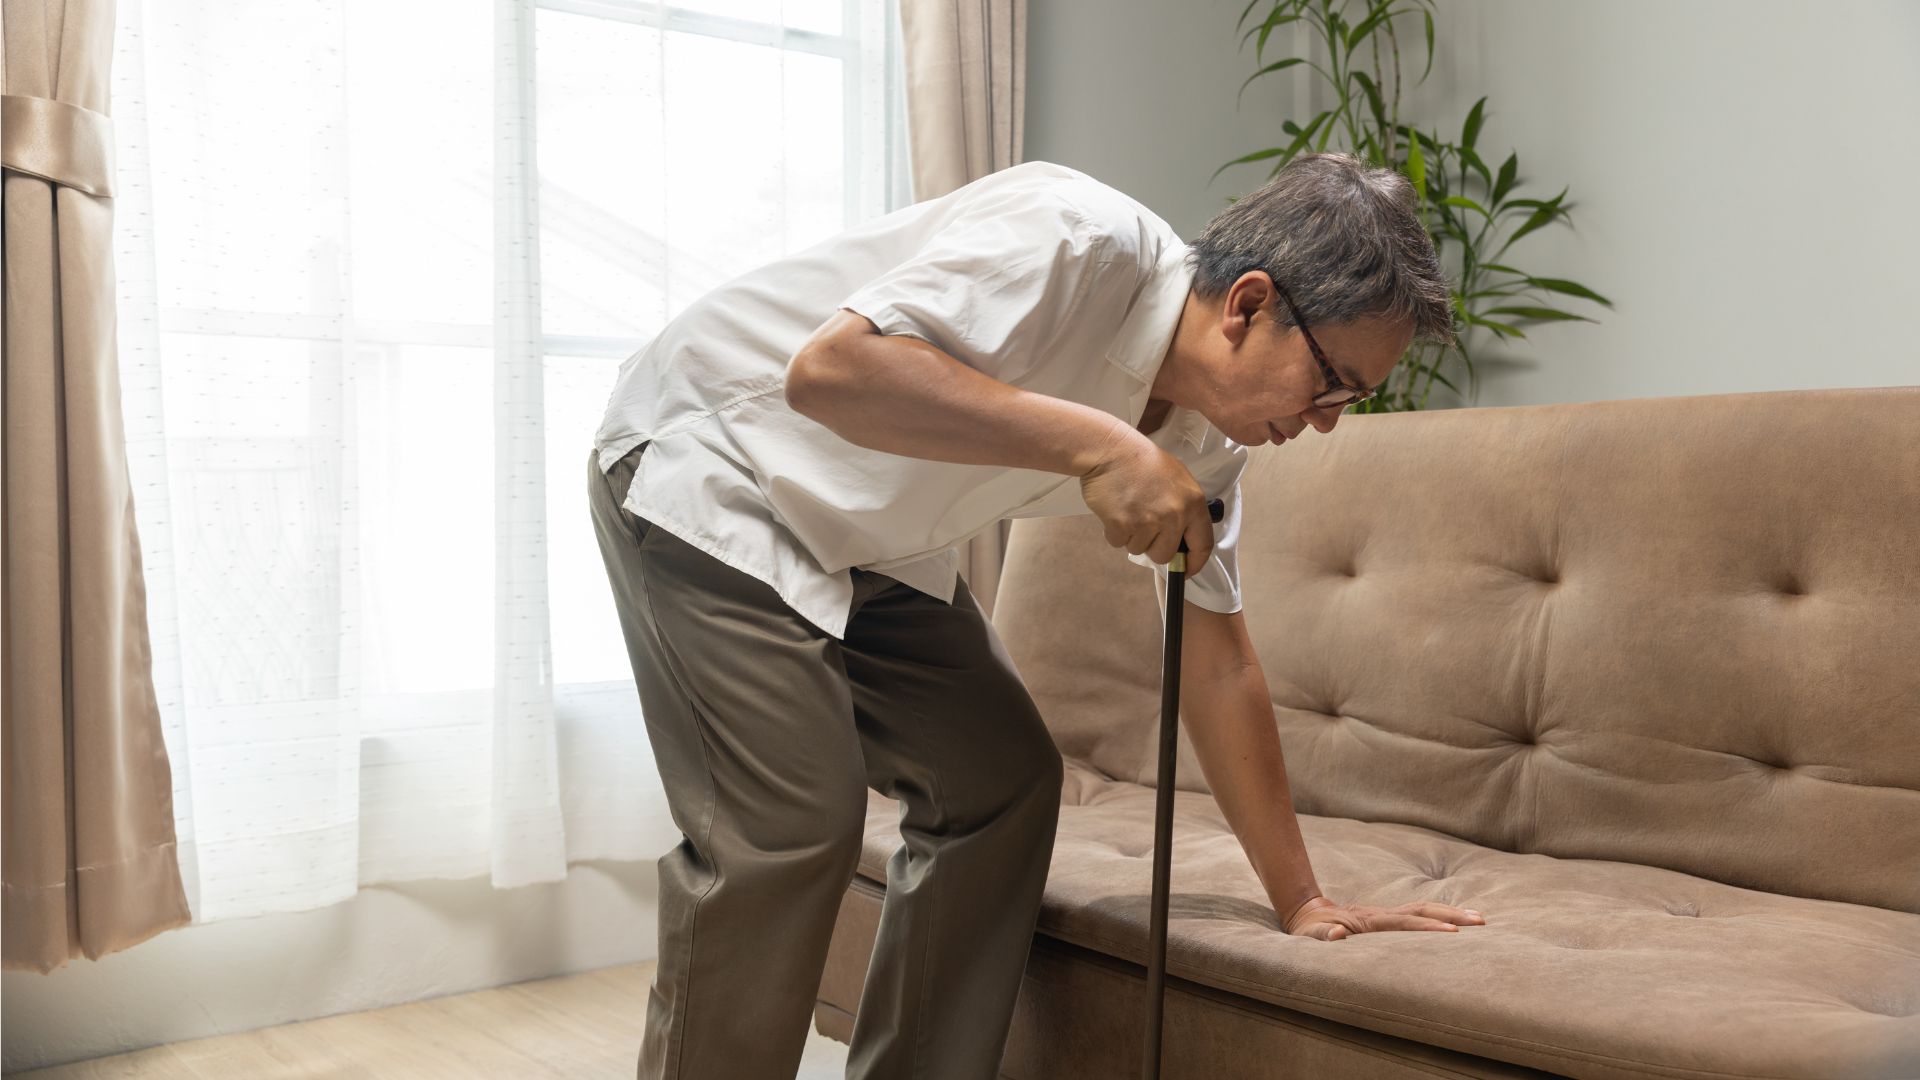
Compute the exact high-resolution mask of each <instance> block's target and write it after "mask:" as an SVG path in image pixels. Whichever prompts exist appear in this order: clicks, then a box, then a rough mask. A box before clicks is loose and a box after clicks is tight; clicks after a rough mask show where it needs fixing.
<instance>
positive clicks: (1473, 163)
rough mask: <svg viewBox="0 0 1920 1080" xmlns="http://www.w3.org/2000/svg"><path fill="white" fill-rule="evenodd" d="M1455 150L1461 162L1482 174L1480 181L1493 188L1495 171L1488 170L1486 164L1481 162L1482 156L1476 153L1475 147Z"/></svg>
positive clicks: (1461, 147)
mask: <svg viewBox="0 0 1920 1080" xmlns="http://www.w3.org/2000/svg"><path fill="white" fill-rule="evenodd" d="M1454 150H1455V152H1457V153H1458V154H1459V155H1460V160H1461V161H1462V162H1465V163H1466V165H1467V167H1468V168H1471V169H1472V170H1473V171H1474V172H1477V173H1479V174H1480V179H1481V180H1482V181H1483V182H1485V183H1486V185H1487V186H1488V187H1492V186H1493V171H1492V170H1491V169H1488V168H1487V163H1486V162H1484V161H1481V160H1480V155H1479V154H1477V153H1475V152H1474V149H1473V147H1471V146H1456V147H1454Z"/></svg>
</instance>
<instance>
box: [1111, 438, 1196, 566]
mask: <svg viewBox="0 0 1920 1080" xmlns="http://www.w3.org/2000/svg"><path fill="white" fill-rule="evenodd" d="M1080 495H1081V497H1082V498H1083V499H1085V500H1086V503H1087V509H1089V510H1092V511H1093V513H1094V515H1095V516H1096V517H1098V518H1099V519H1100V522H1101V524H1102V525H1104V526H1105V527H1106V531H1107V543H1109V544H1112V545H1113V546H1114V547H1123V548H1126V549H1127V552H1128V553H1129V554H1132V555H1138V554H1140V553H1142V552H1145V553H1146V555H1147V557H1148V558H1150V559H1152V560H1153V561H1154V562H1155V563H1158V564H1160V565H1161V566H1165V565H1166V564H1167V563H1169V562H1172V561H1173V557H1174V556H1175V555H1177V554H1179V551H1180V540H1181V538H1182V537H1185V539H1186V541H1187V570H1186V572H1187V576H1189V577H1191V576H1192V575H1193V574H1195V573H1197V572H1198V571H1199V569H1200V568H1201V567H1202V566H1205V565H1206V563H1207V557H1208V556H1209V555H1211V554H1212V553H1213V522H1212V520H1211V519H1210V518H1209V517H1208V515H1207V494H1206V492H1205V491H1203V490H1202V489H1201V487H1200V482H1199V481H1197V480H1195V479H1194V478H1193V473H1191V472H1189V471H1188V470H1187V467H1186V465H1184V464H1182V463H1181V461H1180V459H1179V458H1176V457H1174V456H1173V455H1172V454H1169V453H1167V452H1166V451H1165V450H1162V449H1161V448H1160V447H1159V446H1157V445H1155V444H1154V442H1153V440H1151V439H1149V438H1147V437H1146V436H1145V435H1142V434H1140V432H1139V430H1138V429H1136V428H1133V427H1130V426H1128V425H1127V424H1126V423H1125V422H1116V424H1115V430H1114V434H1113V437H1112V438H1111V439H1110V440H1109V441H1108V442H1107V444H1106V446H1105V447H1103V448H1102V450H1101V452H1100V454H1099V456H1098V459H1097V460H1096V461H1095V463H1094V465H1093V467H1092V468H1091V469H1089V470H1087V471H1086V472H1085V473H1082V474H1081V476H1080Z"/></svg>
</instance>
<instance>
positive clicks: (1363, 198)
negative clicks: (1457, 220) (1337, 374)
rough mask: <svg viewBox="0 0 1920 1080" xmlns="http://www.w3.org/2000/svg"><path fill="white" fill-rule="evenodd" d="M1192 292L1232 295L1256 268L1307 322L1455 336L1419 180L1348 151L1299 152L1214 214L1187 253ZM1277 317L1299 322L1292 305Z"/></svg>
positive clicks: (1278, 305) (1449, 295) (1206, 296)
mask: <svg viewBox="0 0 1920 1080" xmlns="http://www.w3.org/2000/svg"><path fill="white" fill-rule="evenodd" d="M1187 258H1188V261H1189V262H1190V263H1192V264H1193V270H1194V279H1193V291H1194V292H1195V293H1196V294H1198V295H1199V296H1200V298H1201V299H1203V300H1213V299H1217V298H1219V297H1222V296H1225V295H1226V292H1227V289H1228V288H1230V287H1231V286H1232V285H1233V283H1234V282H1235V281H1238V280H1239V279H1240V276H1241V275H1243V274H1245V273H1246V272H1247V271H1249V270H1264V271H1266V272H1267V273H1268V274H1269V275H1271V276H1272V277H1273V278H1274V280H1275V281H1277V282H1278V283H1279V284H1280V285H1281V286H1282V287H1284V288H1285V289H1286V290H1287V295H1288V296H1289V297H1291V298H1292V299H1293V302H1294V303H1295V304H1296V305H1298V306H1299V308H1300V317H1301V318H1302V319H1304V320H1306V322H1307V324H1308V325H1309V326H1318V325H1322V324H1329V323H1342V322H1348V321H1351V320H1353V319H1356V318H1360V317H1365V316H1384V317H1387V318H1390V319H1396V320H1397V319H1401V318H1411V319H1412V320H1413V325H1414V339H1415V340H1416V341H1433V342H1438V343H1441V344H1449V343H1451V342H1452V340H1453V286H1452V285H1451V283H1450V282H1449V281H1448V280H1447V277H1446V275H1445V274H1443V273H1442V272H1441V269H1440V258H1439V256H1438V254H1436V253H1435V251H1434V248H1433V239H1432V238H1431V237H1429V236H1428V235H1427V229H1426V226H1425V225H1424V224H1422V223H1421V221H1420V215H1419V213H1418V211H1417V209H1416V205H1415V201H1414V191H1413V184H1412V182H1411V181H1409V180H1408V179H1407V178H1406V177H1404V176H1401V175H1400V174H1399V173H1397V172H1395V171H1393V170H1392V169H1384V168H1375V167H1370V166H1368V165H1367V164H1366V163H1365V162H1363V161H1361V160H1359V159H1357V158H1355V157H1353V156H1351V155H1349V154H1301V155H1300V156H1299V157H1296V158H1294V159H1293V160H1292V161H1290V162H1288V163H1287V165H1286V167H1285V168H1283V169H1281V170H1280V171H1279V172H1278V173H1277V174H1275V175H1274V177H1273V179H1272V180H1269V181H1267V183H1266V184H1265V185H1264V186H1262V187H1261V188H1260V189H1259V190H1258V191H1255V192H1253V193H1252V194H1250V195H1247V196H1244V197H1243V198H1241V199H1240V200H1239V201H1237V202H1235V203H1234V204H1233V205H1232V206H1230V207H1228V208H1227V209H1225V210H1222V211H1221V212H1220V213H1218V214H1215V215H1214V217H1213V220H1212V221H1209V222H1207V227H1206V229H1205V230H1203V231H1202V232H1201V234H1200V238H1199V239H1198V240H1196V241H1194V242H1193V245H1192V250H1191V251H1189V252H1188V255H1187ZM1272 311H1273V315H1274V317H1275V318H1276V319H1278V320H1279V322H1280V325H1283V326H1291V325H1293V322H1294V320H1293V316H1292V313H1291V312H1289V311H1288V310H1287V307H1286V304H1284V303H1283V302H1281V301H1280V300H1279V299H1277V298H1276V299H1275V301H1274V304H1273V309H1272Z"/></svg>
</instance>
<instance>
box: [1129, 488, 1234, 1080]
mask: <svg viewBox="0 0 1920 1080" xmlns="http://www.w3.org/2000/svg"><path fill="white" fill-rule="evenodd" d="M1226 509H1227V505H1226V503H1224V502H1222V501H1221V500H1219V499H1211V500H1208V502H1207V516H1208V517H1210V518H1212V519H1213V520H1214V522H1215V523H1216V524H1217V523H1218V522H1219V521H1220V518H1221V517H1222V516H1224V515H1225V513H1226ZM1186 591H1187V542H1186V541H1185V540H1182V541H1180V552H1179V554H1177V555H1175V556H1174V557H1173V561H1172V562H1169V563H1168V564H1167V634H1166V638H1167V641H1166V653H1165V654H1164V655H1163V656H1162V658H1161V660H1160V774H1159V778H1158V779H1157V780H1155V781H1154V783H1155V788H1154V802H1153V908H1152V912H1151V915H1150V916H1149V919H1150V921H1149V926H1150V929H1149V931H1148V938H1149V944H1148V952H1147V1047H1146V1050H1147V1052H1146V1067H1145V1069H1144V1070H1143V1071H1144V1074H1145V1076H1146V1080H1159V1077H1160V1010H1161V1006H1162V1005H1163V1004H1164V1003H1165V1000H1166V980H1167V889H1168V885H1169V883H1170V882H1171V880H1172V878H1173V768H1174V757H1175V752H1176V751H1177V749H1178V748H1179V745H1180V743H1179V738H1180V624H1181V618H1182V616H1183V615H1184V614H1185V612H1184V611H1183V610H1182V608H1181V604H1182V602H1183V601H1184V600H1185V598H1186Z"/></svg>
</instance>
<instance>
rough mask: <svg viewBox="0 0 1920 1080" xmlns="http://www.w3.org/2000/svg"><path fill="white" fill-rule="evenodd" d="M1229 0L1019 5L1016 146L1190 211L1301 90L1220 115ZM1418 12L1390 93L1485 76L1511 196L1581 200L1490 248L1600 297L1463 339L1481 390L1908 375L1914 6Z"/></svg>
mask: <svg viewBox="0 0 1920 1080" xmlns="http://www.w3.org/2000/svg"><path fill="white" fill-rule="evenodd" d="M1243 6H1245V0H1240V2H1238V3H1236V2H1234V0H1192V2H1187V3H1179V4H1174V3H1163V2H1155V0H1051V2H1048V3H1037V4H1034V5H1033V6H1032V8H1031V15H1030V19H1031V25H1030V27H1029V38H1028V54H1027V59H1028V86H1027V93H1028V102H1027V105H1028V115H1027V129H1026V132H1027V140H1026V156H1027V157H1029V158H1042V159H1046V160H1051V161H1058V162H1061V163H1063V164H1067V165H1071V166H1073V167H1075V168H1079V169H1083V170H1085V171H1087V172H1089V173H1091V174H1092V175H1094V176H1097V177H1099V178H1100V179H1102V180H1105V181H1106V182H1108V183H1110V184H1113V185H1114V186H1115V187H1118V188H1121V189H1122V190H1125V191H1127V192H1129V193H1130V194H1132V195H1134V196H1135V197H1136V198H1138V199H1140V200H1141V201H1142V202H1144V203H1146V204H1147V205H1148V206H1150V207H1152V208H1153V209H1154V210H1155V211H1156V212H1158V213H1160V214H1161V215H1162V216H1163V217H1165V218H1166V219H1167V221H1168V222H1169V223H1170V224H1172V225H1173V226H1174V227H1175V228H1176V229H1178V230H1179V231H1180V232H1181V235H1183V236H1186V237H1188V238H1192V237H1193V236H1195V235H1197V233H1198V230H1199V228H1200V226H1201V225H1203V224H1204V223H1205V221H1206V220H1207V218H1208V217H1210V216H1211V215H1212V214H1213V213H1214V212H1215V211H1216V210H1218V209H1219V208H1220V206H1221V205H1223V203H1222V199H1223V198H1224V196H1225V195H1227V194H1230V193H1238V192H1241V191H1244V190H1248V189H1251V188H1252V187H1254V186H1257V185H1258V184H1259V183H1260V182H1262V181H1263V180H1264V179H1265V178H1266V168H1265V167H1263V166H1259V165H1243V166H1236V167H1234V168H1233V169H1229V170H1228V171H1227V172H1225V173H1223V174H1222V175H1221V177H1220V179H1219V180H1218V181H1216V182H1215V183H1214V184H1213V185H1212V186H1211V187H1208V186H1207V176H1208V174H1209V173H1211V172H1212V170H1213V169H1214V168H1216V167H1217V166H1218V165H1219V164H1220V163H1222V162H1224V161H1228V160H1231V159H1232V158H1234V157H1238V156H1240V155H1241V154H1244V153H1247V152H1249V151H1252V150H1256V149H1260V148H1263V147H1266V146H1271V145H1274V143H1275V142H1276V141H1277V140H1278V131H1279V124H1280V121H1281V120H1282V119H1284V118H1286V117H1288V116H1298V117H1300V118H1302V119H1304V118H1305V117H1306V116H1309V115H1311V114H1312V109H1310V108H1300V109H1294V110H1287V109H1285V108H1284V105H1285V103H1286V102H1287V101H1288V100H1289V95H1291V94H1297V93H1298V92H1299V88H1300V87H1302V86H1306V85H1308V82H1307V80H1306V79H1305V78H1304V77H1303V78H1300V79H1298V80H1295V79H1294V78H1293V77H1292V75H1291V74H1289V75H1286V76H1282V77H1280V78H1279V79H1277V80H1276V79H1274V78H1273V77H1272V76H1269V77H1267V78H1266V79H1263V80H1262V81H1261V82H1257V83H1255V84H1254V86H1255V88H1261V87H1263V84H1270V85H1266V86H1265V89H1264V90H1263V91H1261V92H1258V93H1257V92H1256V90H1255V89H1250V90H1249V91H1248V93H1247V96H1246V104H1245V106H1244V107H1243V108H1241V109H1240V110H1239V111H1238V112H1236V111H1235V109H1234V98H1233V95H1234V92H1235V89H1236V88H1237V87H1238V85H1239V83H1240V81H1241V80H1242V79H1244V78H1245V77H1246V76H1247V75H1248V74H1251V73H1252V72H1253V71H1254V70H1255V68H1256V65H1255V63H1254V59H1253V51H1252V47H1251V45H1249V46H1248V47H1247V48H1246V49H1245V50H1244V51H1240V52H1236V51H1235V41H1236V35H1235V34H1234V32H1233V20H1234V19H1235V18H1236V17H1237V16H1238V15H1239V12H1240V9H1241V8H1242V7H1243ZM1438 27H1439V41H1438V50H1439V53H1440V55H1439V58H1438V59H1437V60H1436V61H1435V65H1434V71H1433V74H1432V76H1431V77H1430V78H1429V79H1428V81H1427V83H1426V85H1425V86H1423V87H1421V88H1419V89H1418V90H1417V91H1415V92H1413V94H1412V95H1411V96H1412V100H1411V103H1410V107H1409V106H1408V105H1406V104H1403V110H1402V111H1403V115H1406V114H1410V115H1411V116H1412V117H1413V118H1414V119H1416V120H1418V121H1421V122H1423V123H1427V122H1444V123H1445V124H1446V125H1447V126H1449V127H1451V128H1453V129H1454V131H1455V132H1456V133H1457V131H1458V125H1459V122H1460V121H1461V120H1462V119H1464V118H1465V116H1466V112H1467V109H1468V107H1469V106H1471V104H1472V103H1473V101H1474V100H1475V99H1476V98H1477V97H1479V96H1480V95H1481V94H1487V95H1489V96H1490V100H1489V102H1488V115H1489V119H1488V121H1487V124H1486V127H1485V129H1484V130H1483V131H1482V133H1481V136H1480V140H1479V144H1480V148H1481V150H1482V151H1483V156H1485V157H1487V158H1488V159H1489V160H1491V161H1493V162H1495V163H1496V164H1497V162H1498V161H1499V160H1500V159H1502V158H1504V157H1505V154H1506V151H1507V150H1510V149H1514V150H1518V151H1519V153H1520V163H1521V166H1522V178H1523V179H1524V180H1529V181H1531V182H1532V183H1531V184H1530V192H1529V193H1531V194H1537V195H1541V196H1546V195H1551V194H1553V193H1555V192H1557V191H1559V189H1560V187H1561V186H1562V185H1566V184H1570V185H1571V186H1572V189H1573V190H1572V193H1571V194H1570V195H1569V198H1570V199H1571V200H1574V201H1576V202H1577V206H1576V208H1575V211H1574V221H1575V228H1574V229H1573V230H1568V229H1566V228H1562V227H1555V228H1553V229H1547V230H1542V231H1541V232H1538V233H1535V234H1533V235H1532V236H1530V237H1528V238H1527V239H1525V240H1523V241H1521V243H1520V244H1518V245H1516V246H1515V247H1514V248H1513V249H1512V251H1511V252H1510V253H1509V254H1510V255H1511V256H1513V258H1514V261H1518V262H1521V263H1522V264H1523V266H1524V268H1527V269H1530V270H1533V271H1534V272H1536V273H1540V274H1543V275H1546V276H1555V277H1570V278H1574V279H1576V280H1578V281H1581V282H1583V283H1585V284H1587V285H1589V286H1591V287H1593V288H1595V289H1597V290H1599V291H1600V292H1601V293H1604V294H1606V295H1607V296H1609V297H1611V298H1612V299H1613V300H1614V303H1615V308H1614V309H1613V311H1611V312H1605V311H1602V313H1601V316H1600V317H1601V319H1602V322H1601V324H1600V325H1598V326H1594V325H1589V324H1584V323H1575V324H1567V325H1561V326H1551V327H1542V328H1540V329H1538V330H1530V331H1529V332H1528V333H1529V340H1528V341H1527V342H1520V343H1514V344H1513V345H1507V346H1502V345H1498V344H1496V343H1492V342H1489V341H1486V340H1485V339H1482V340H1481V342H1480V343H1479V344H1477V345H1476V364H1477V366H1479V368H1480V373H1481V376H1482V382H1481V392H1480V395H1479V398H1478V401H1477V403H1478V404H1482V405H1505V404H1525V403H1534V402H1556V401H1585V400H1600V399H1608V398H1632V397H1649V396H1662V395H1677V394H1703V393H1720V392H1729V391H1747V390H1782V389H1798V388H1808V387H1823V386H1888V385H1911V384H1916V383H1920V345H1916V344H1915V343H1914V340H1913V334H1912V332H1911V331H1910V330H1909V327H1908V322H1907V320H1908V319H1909V318H1911V316H1912V312H1913V310H1914V309H1915V307H1916V306H1920V269H1916V265H1917V264H1920V214H1916V208H1920V200H1917V199H1916V198H1915V195H1914V192H1915V190H1916V187H1917V186H1920V3H1912V2H1905V0H1829V2H1827V3H1821V4H1809V3H1801V2H1797V0H1691V2H1689V3H1684V4H1680V3H1670V2H1663V0H1610V2H1608V3H1605V4H1594V3H1575V2H1572V0H1551V2H1547V0H1448V2H1446V3H1443V4H1441V5H1440V11H1439V15H1438ZM1274 58H1275V54H1269V56H1268V59H1269V60H1271V59H1274ZM1296 70H1297V69H1296ZM1418 74H1419V70H1418V66H1417V64H1416V65H1414V66H1413V67H1412V69H1411V71H1410V75H1412V76H1417V75H1418ZM1482 361H1484V362H1482ZM1436 400H1437V395H1436Z"/></svg>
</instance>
